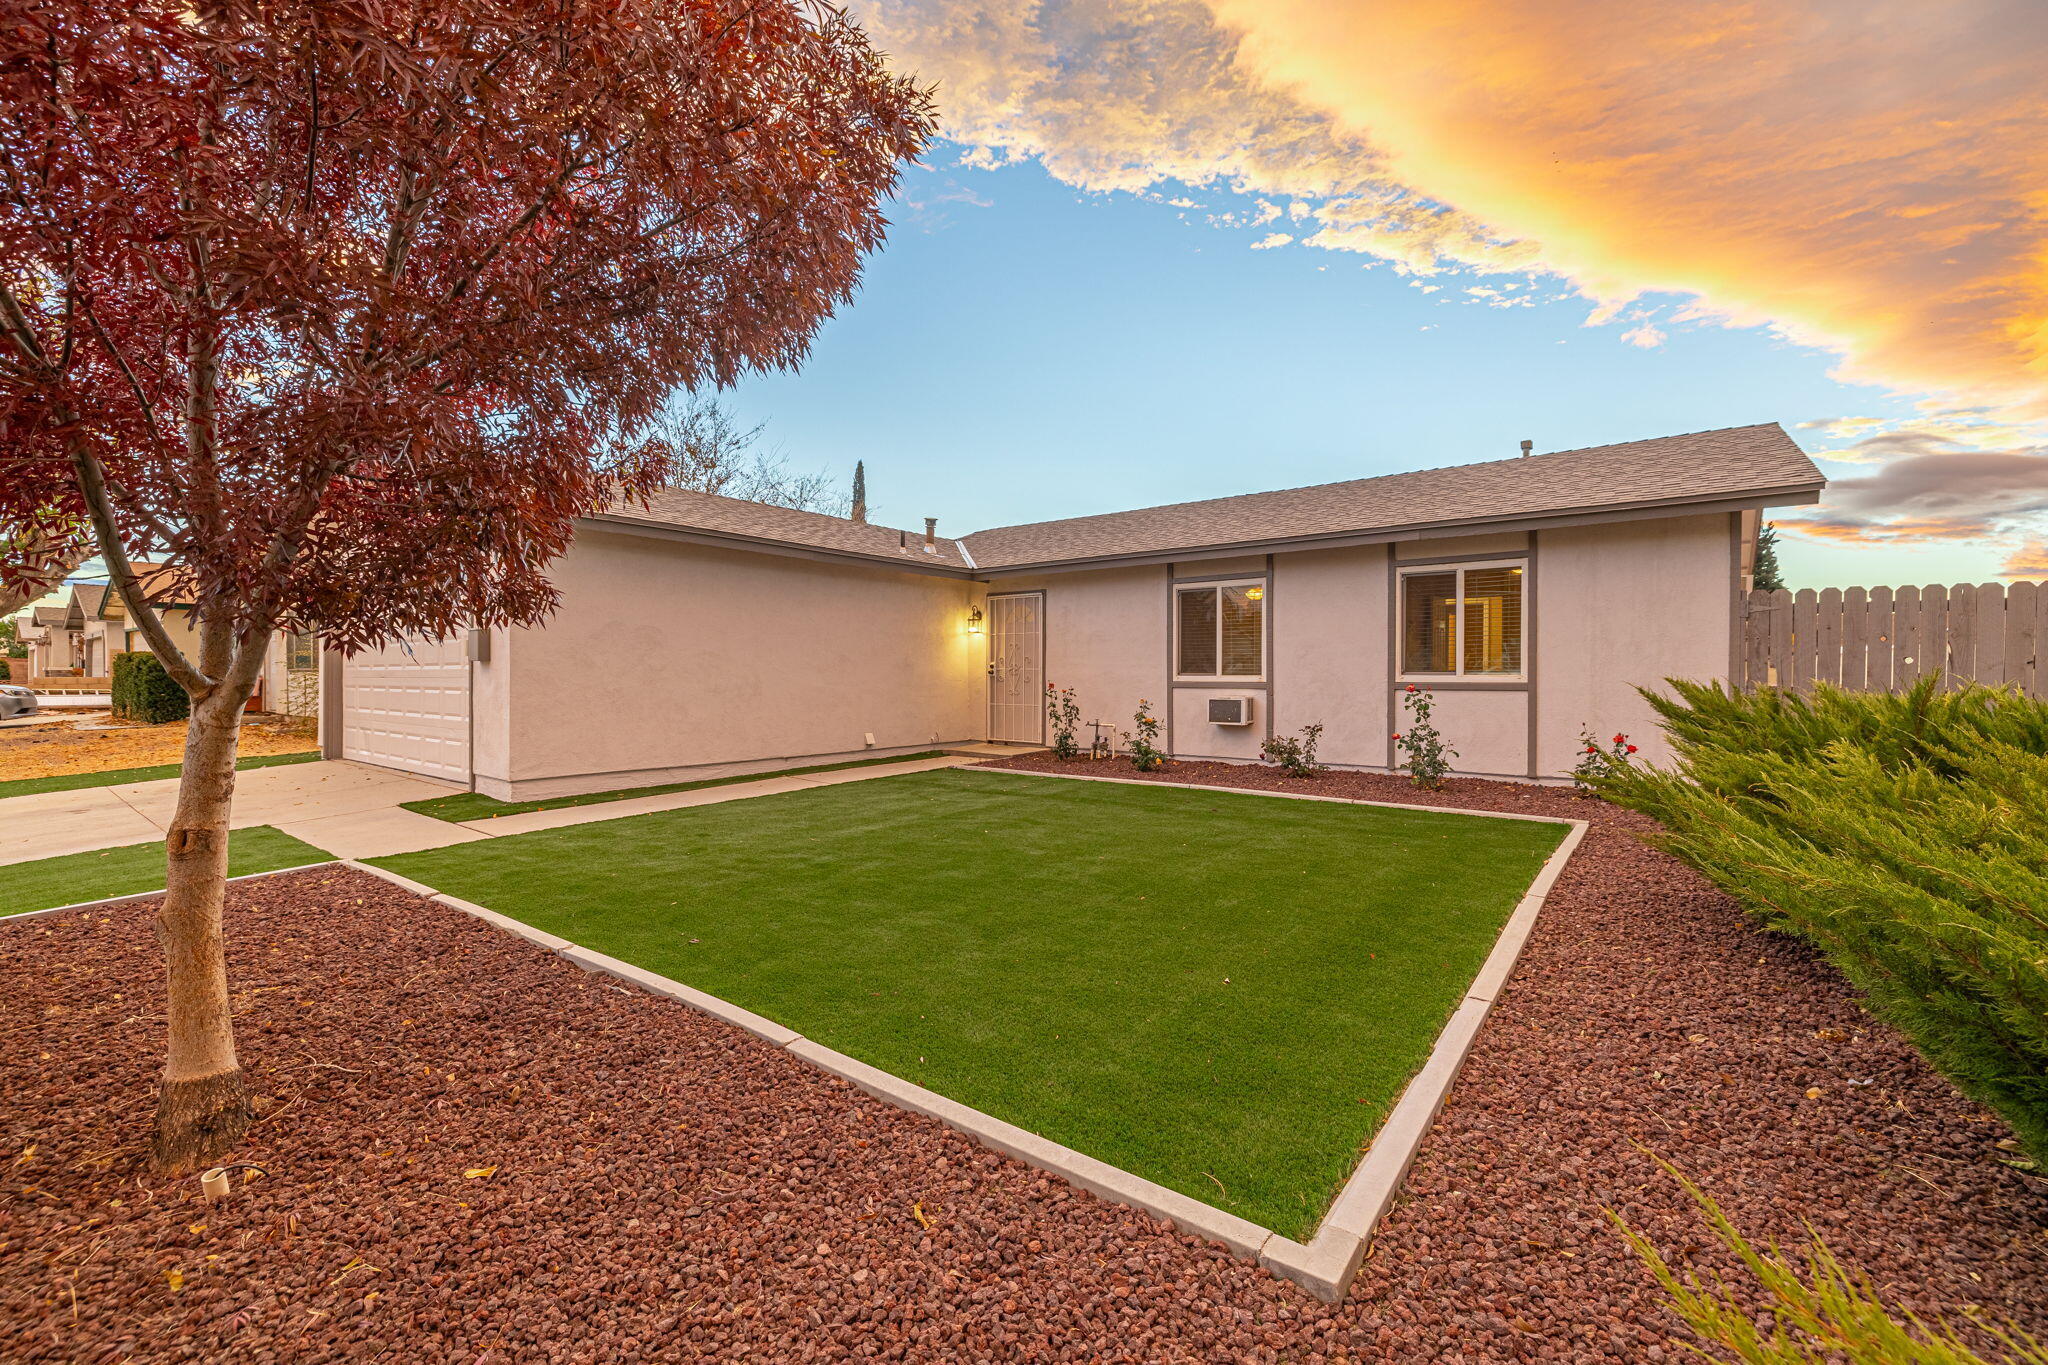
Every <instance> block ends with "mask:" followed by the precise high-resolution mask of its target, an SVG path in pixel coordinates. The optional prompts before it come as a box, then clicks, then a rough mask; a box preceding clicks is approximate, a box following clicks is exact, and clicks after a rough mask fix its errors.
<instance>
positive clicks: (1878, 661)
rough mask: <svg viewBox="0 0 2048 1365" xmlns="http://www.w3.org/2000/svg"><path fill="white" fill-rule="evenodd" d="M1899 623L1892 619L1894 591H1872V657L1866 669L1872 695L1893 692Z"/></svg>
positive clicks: (1867, 682) (1876, 589)
mask: <svg viewBox="0 0 2048 1365" xmlns="http://www.w3.org/2000/svg"><path fill="white" fill-rule="evenodd" d="M1897 635H1898V629H1897V622H1895V621H1894V620H1893V619H1892V590H1891V589H1890V588H1872V589H1871V590H1870V656H1869V661H1868V663H1867V665H1866V667H1867V669H1868V671H1869V676H1868V678H1867V680H1866V681H1865V682H1864V686H1865V687H1867V688H1869V689H1870V690H1871V691H1872V692H1889V691H1891V688H1892V655H1893V654H1894V653H1895V652H1896V649H1897V645H1898V640H1897Z"/></svg>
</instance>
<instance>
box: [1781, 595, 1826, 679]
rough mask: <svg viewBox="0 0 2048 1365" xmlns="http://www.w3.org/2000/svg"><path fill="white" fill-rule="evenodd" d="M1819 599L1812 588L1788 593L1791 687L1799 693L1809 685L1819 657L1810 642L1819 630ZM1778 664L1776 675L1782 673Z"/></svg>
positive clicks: (1818, 651)
mask: <svg viewBox="0 0 2048 1365" xmlns="http://www.w3.org/2000/svg"><path fill="white" fill-rule="evenodd" d="M1819 602H1820V598H1819V595H1818V594H1816V593H1815V592H1814V590H1813V589H1812V588H1801V589H1800V590H1799V591H1798V592H1796V593H1793V594H1792V686H1794V687H1795V688H1797V689H1799V690H1800V691H1801V692H1806V691H1810V690H1811V689H1812V687H1813V665H1814V661H1815V660H1816V659H1818V658H1819V657H1820V650H1819V649H1818V648H1817V647H1816V646H1815V644H1814V637H1815V636H1816V635H1817V634H1819V633H1820V613H1819V610H1818V607H1819ZM1784 673H1785V669H1784V667H1783V666H1782V665H1781V666H1780V667H1779V669H1778V674H1779V676H1781V677H1782V676H1784Z"/></svg>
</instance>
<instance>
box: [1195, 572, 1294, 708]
mask: <svg viewBox="0 0 2048 1365" xmlns="http://www.w3.org/2000/svg"><path fill="white" fill-rule="evenodd" d="M1225 588H1257V589H1258V590H1259V596H1258V603H1259V671H1258V672H1257V673H1222V672H1217V673H1183V672H1181V671H1180V597H1181V594H1182V593H1184V592H1213V593H1215V594H1216V667H1217V668H1218V669H1221V668H1222V667H1223V590H1224V589H1225ZM1272 597H1273V584H1272V582H1271V581H1270V579H1269V578H1268V577H1267V575H1265V574H1253V575H1251V576H1249V577H1246V578H1209V579H1201V580H1197V581H1192V582H1181V583H1175V584H1174V585H1173V596H1172V602H1171V606H1172V611H1173V680H1174V681H1175V682H1177V683H1215V684H1217V685H1218V686H1221V687H1235V686H1237V685H1239V684H1252V683H1263V682H1265V681H1266V674H1267V672H1268V671H1269V670H1270V668H1271V666H1272V665H1271V659H1272V655H1271V653H1270V652H1269V651H1270V647H1271V638H1270V631H1269V624H1270V622H1271V621H1272V614H1271V612H1270V611H1269V610H1268V604H1269V603H1270V602H1271V601H1272Z"/></svg>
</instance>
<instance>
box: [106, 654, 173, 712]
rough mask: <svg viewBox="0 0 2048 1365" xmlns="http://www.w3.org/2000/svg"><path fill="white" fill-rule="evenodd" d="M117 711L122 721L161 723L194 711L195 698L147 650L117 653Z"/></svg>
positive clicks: (115, 707)
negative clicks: (193, 701) (186, 693)
mask: <svg viewBox="0 0 2048 1365" xmlns="http://www.w3.org/2000/svg"><path fill="white" fill-rule="evenodd" d="M113 697H114V714H115V715H117V716H119V717H120V718H121V719H123V720H136V721H141V722H142V723H143V724H145V725H159V724H162V723H163V722H165V721H171V720H184V719H185V718H186V717H187V716H189V715H191V714H192V699H191V698H190V697H188V696H186V695H185V689H184V688H182V687H180V686H178V684H177V683H176V682H174V681H172V679H171V675H170V674H168V673H166V672H164V666H163V665H162V664H160V663H158V662H157V657H156V655H154V654H151V653H150V652H149V651H147V650H134V651H132V652H130V653H126V654H116V655H115V656H114V681H113Z"/></svg>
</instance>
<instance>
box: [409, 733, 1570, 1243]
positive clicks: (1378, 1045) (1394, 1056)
mask: <svg viewBox="0 0 2048 1365" xmlns="http://www.w3.org/2000/svg"><path fill="white" fill-rule="evenodd" d="M1564 832H1565V827H1564V826H1561V825H1555V824H1537V823H1531V822H1525V821H1517V820H1501V819H1484V818H1479V817H1474V816H1458V815H1445V814H1441V813H1436V812H1419V811H1404V810H1388V809H1381V808H1374V807H1369V806H1348V805H1334V804H1328V803H1323V802H1309V801H1288V800H1278V799H1274V798H1272V797H1262V796H1250V795H1237V794H1224V793H1217V792H1205V791H1193V790H1188V789H1176V788H1173V787H1170V786H1123V785H1110V784H1105V783H1094V782H1071V781H1060V780H1057V779H1050V778H1039V777H1025V776H1011V775H994V774H989V773H968V772H957V771H952V770H939V771H934V772H924V773H914V774H905V775H903V776H899V777H883V778H876V779H873V780H871V781H867V782H859V783H850V784H847V785H845V786H839V787H828V788H819V789H817V790H814V791H806V792H795V793H790V794H788V795H781V796H767V797H760V798H757V799H754V800H749V801H735V802H732V803H729V804H723V805H714V806H704V807H696V808H691V809H684V810H676V811H663V812H659V813H656V814H652V815H642V816H635V817H629V818H626V819H621V820H613V821H607V822H603V823H599V824H591V825H581V826H573V827H570V828H565V829H558V830H547V831H543V832H537V833H532V834H524V835H515V836H512V837H508V838H502V839H493V840H489V841H487V842H483V843H473V844H462V845H457V846H455V847H452V848H442V849H433V850H429V851H426V852H421V853H411V854H404V855H400V856H397V857H391V858H382V859H378V860H376V861H377V862H378V864H379V865H380V866H383V867H388V868H391V869H393V870H395V871H397V872H400V873H403V874H404V875H405V876H408V877H412V878H416V879H418V880H420V881H423V882H426V883H427V884H429V885H431V886H434V887H436V888H438V889H440V890H443V891H446V892H449V893H450V894H452V895H456V896H461V897H465V898H467V899H469V900H472V901H476V902H478V903H480V904H483V905H486V906H489V907H490V908H491V909H493V910H498V911H502V912H504V913H505V914H508V915H512V916H514V917H515V918H518V919H521V920H524V921H525V922H526V923H528V924H531V925H536V926H538V927H540V928H543V929H547V930H550V931H552V932H554V933H557V934H561V935H563V936H564V937H567V938H569V939H572V940H574V941H575V942H577V943H581V944H584V945H585V946H588V947H591V948H595V949H597V950H598V951H600V952H604V953H609V954H611V955H612V956H615V957H619V958H623V959H625V960H626V961H629V962H633V963H637V964H639V965H641V966H644V967H647V968H650V969H652V970H654V971H657V972H660V973H662V974H664V975H667V976H671V977H674V978H675V979H677V980H679V981H683V982H686V983H688V984H689V985H692V986H696V987H698V988H700V989H703V990H706V991H709V992H711V993H713V994H715V995H718V996H722V997H724V998H725V999H727V1000H730V1001H732V1002H734V1003H736V1004H739V1005H743V1006H745V1007H746V1008H748V1009H751V1010H755V1011H757V1012H759V1013H761V1014H764V1015H766V1016H768V1017H769V1018H770V1019H774V1020H776V1021H777V1022H779V1023H782V1024H785V1025H787V1026H788V1027H790V1028H793V1029H796V1030H797V1031H798V1032H800V1033H803V1034H805V1035H807V1036H808V1037H811V1038H814V1039H816V1040H817V1041H819V1042H821V1043H823V1044H825V1045H826V1046H828V1047H832V1048H837V1049H839V1050H840V1051H843V1052H847V1053H850V1054H852V1055H853V1056H855V1057H858V1058H860V1059H861V1060H862V1061H865V1062H869V1063H871V1064H873V1065H875V1066H878V1067H881V1068H883V1069H884V1070H886V1071H890V1072H893V1073H894V1074H896V1075H898V1076H902V1077H905V1078H908V1079H910V1080H914V1081H916V1082H917V1083H919V1084H920V1085H924V1086H928V1087H930V1088H931V1089H933V1090H936V1091H939V1092H940V1093H942V1094H945V1095H949V1096H951V1097H953V1098H954V1099H957V1100H960V1101H962V1102H964V1103H966V1104H969V1105H972V1106H974V1107H975V1108H978V1109H982V1110H985V1111H987V1112H988V1113H991V1114H994V1115H996V1116H997V1117H999V1118H1003V1119H1006V1120H1008V1121H1010V1122H1012V1123H1016V1124H1020V1125H1022V1126H1023V1127H1025V1128H1029V1129H1032V1130H1034V1131H1036V1132H1039V1133H1042V1134H1044V1135H1045V1136H1047V1137H1050V1138H1052V1139H1054V1140H1055V1141H1058V1142H1061V1143H1064V1144H1066V1145H1068V1146H1070V1147H1074V1148H1077V1149H1079V1150H1080V1151H1083V1152H1086V1153H1088V1154H1090V1155H1092V1156H1095V1157H1099V1158H1101V1159H1102V1160H1104V1161H1108V1162H1111V1163H1113V1164H1115V1165H1118V1166H1121V1167H1124V1168H1125V1169H1127V1170H1130V1171H1134V1172H1136V1173H1137V1174H1139V1175H1142V1176H1145V1177H1147V1178H1148V1179H1151V1180H1154V1181H1157V1182H1159V1183H1160V1184H1162V1185H1167V1186H1170V1187H1172V1188H1174V1189H1176V1190H1180V1191H1182V1192H1183V1193H1186V1194H1189V1195H1192V1196H1194V1197H1195V1198H1197V1199H1202V1200H1206V1201H1207V1202H1209V1203H1211V1204H1215V1205H1217V1206H1219V1207H1222V1208H1225V1209H1228V1210H1230V1211H1231V1212H1233V1213H1237V1214H1240V1215H1242V1216H1244V1217H1246V1218H1249V1219H1252V1220H1253V1221H1254V1222H1258V1223H1261V1224H1263V1225H1265V1226H1267V1227H1271V1228H1274V1229H1276V1230H1278V1231H1280V1232H1283V1233H1286V1234H1287V1235H1289V1236H1292V1237H1296V1238H1299V1239H1304V1240H1305V1239H1306V1237H1307V1236H1308V1235H1309V1234H1310V1233H1311V1232H1312V1231H1313V1229H1314V1227H1315V1225H1316V1223H1317V1222H1318V1221H1319V1220H1320V1218H1321V1216H1322V1213H1323V1211H1324V1209H1325V1207H1326V1206H1327V1204H1328V1202H1329V1200H1330V1199H1331V1198H1332V1197H1333V1196H1334V1195H1335V1193H1336V1191H1337V1189H1338V1188H1339V1186H1341V1185H1342V1183H1343V1181H1344V1180H1345V1178H1346V1177H1347V1176H1348V1175H1349V1174H1350V1172H1351V1169H1352V1167H1353V1166H1354V1165H1355V1164H1356V1162H1357V1159H1358V1154H1359V1151H1360V1149H1361V1147H1362V1146H1363V1145H1364V1144H1365V1143H1366V1142H1367V1140H1368V1139H1369V1138H1370V1137H1371V1136H1372V1134H1373V1132H1374V1131H1375V1130H1376V1129H1377V1128H1378V1127H1379V1124H1380V1122H1381V1121H1382V1120H1383V1119H1384V1118H1385V1116H1386V1114H1387V1111H1388V1110H1389V1108H1391V1106H1392V1104H1393V1101H1394V1100H1395V1099H1396V1098H1397V1096H1398V1095H1399V1093H1400V1091H1401V1088H1402V1086H1403V1084H1404V1083H1405V1082H1406V1081H1407V1080H1408V1078H1409V1077H1410V1076H1411V1075H1413V1074H1414V1072H1415V1071H1416V1070H1417V1068H1418V1067H1420V1066H1421V1064H1422V1062H1423V1061H1424V1059H1425V1058H1426V1057H1427V1056H1428V1054H1429V1051H1430V1048H1431V1046H1432V1045H1433V1043H1434V1041H1435V1039H1436V1035H1437V1033H1438V1031H1439V1030H1440V1029H1441V1028H1442V1026H1443V1024H1444V1022H1445V1021H1446V1020H1447V1019H1448V1018H1449V1017H1450V1015H1451V1013H1452V1011H1453V1010H1454V1009H1455V1008H1456V1007H1457V1005H1458V1003H1459V1001H1460V1000H1461V999H1462V998H1463V996H1464V994H1465V991H1466V989H1467V988H1468V986H1469V984H1470V982H1471V980H1472V977H1473V976H1474V974H1475V973H1476V972H1477V971H1478V969H1479V966H1480V964H1481V963H1482V962H1483V961H1484V959H1485V957H1486V954H1487V952H1488V951H1489V950H1490V949H1491V947H1492V945H1493V941H1494V938H1495V937H1496V935H1497V934H1498V932H1499V930H1500V927H1501V925H1502V924H1503V923H1504V922H1505V921H1506V919H1507V917H1508V915H1509V913H1510V912H1511V911H1512V910H1513V908H1514V905H1515V903H1516V902H1517V901H1518V900H1519V899H1520V897H1521V896H1522V894H1523V893H1524V892H1525V891H1526V890H1527V888H1528V885H1529V882H1530V880H1531V879H1532V878H1533V877H1534V876H1535V875H1536V872H1537V870H1538V869H1539V868H1540V867H1541V866H1542V864H1543V862H1544V860H1545V859H1546V858H1547V857H1548V856H1549V855H1550V853H1551V851H1552V850H1553V849H1554V848H1555V847H1556V845H1557V843H1558V841H1559V840H1560V839H1561V838H1562V837H1563V835H1564ZM1219 1185H1220V1187H1221V1188H1219Z"/></svg>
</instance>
